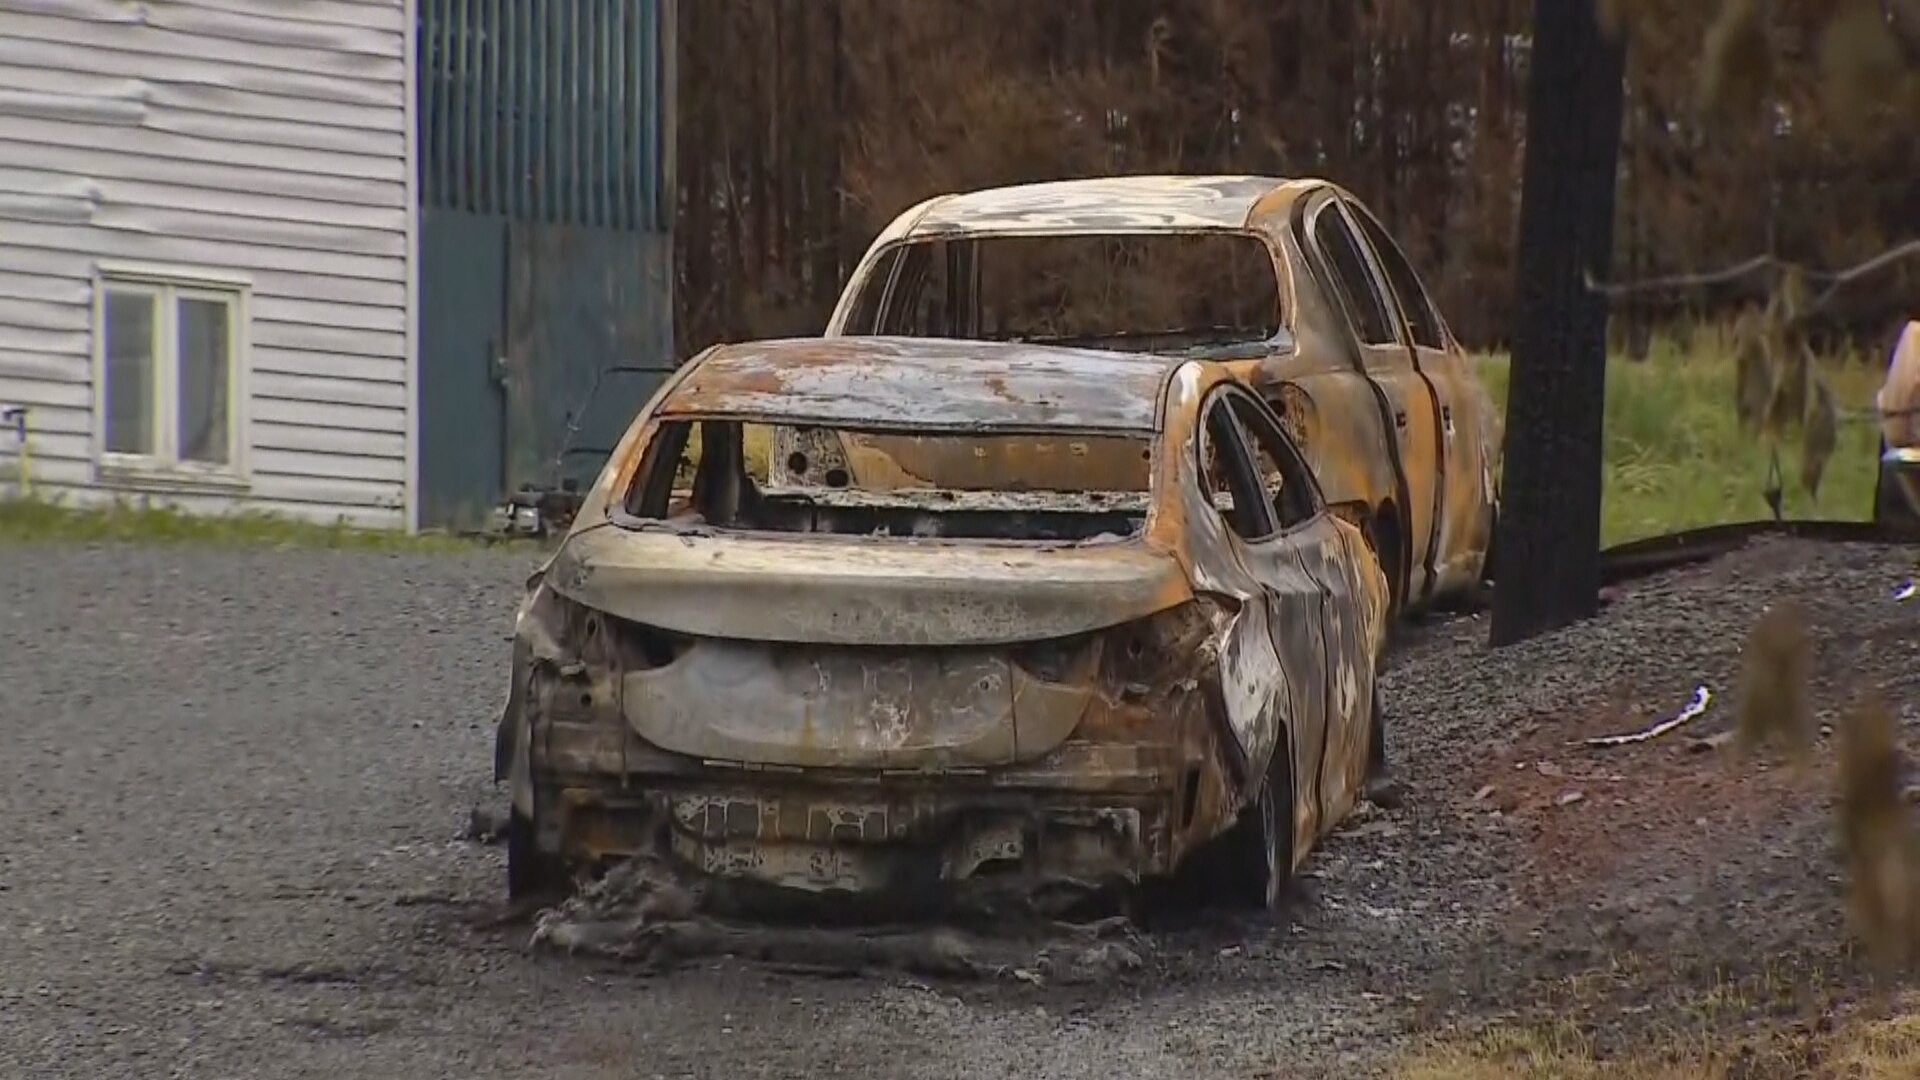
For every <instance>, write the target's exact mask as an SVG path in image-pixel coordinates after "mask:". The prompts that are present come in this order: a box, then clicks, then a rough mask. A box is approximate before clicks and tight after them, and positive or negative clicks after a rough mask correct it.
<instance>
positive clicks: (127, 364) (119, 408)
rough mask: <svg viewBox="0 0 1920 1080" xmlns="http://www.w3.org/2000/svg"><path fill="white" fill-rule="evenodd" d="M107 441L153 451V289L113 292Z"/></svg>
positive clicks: (113, 448) (112, 446)
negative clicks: (144, 291)
mask: <svg viewBox="0 0 1920 1080" xmlns="http://www.w3.org/2000/svg"><path fill="white" fill-rule="evenodd" d="M106 307H107V311H106V315H107V318H106V324H107V325H106V332H107V342H106V354H107V372H106V376H107V377H106V385H105V386H103V387H101V388H100V390H101V393H103V394H105V395H106V399H107V407H106V408H105V409H104V410H103V412H104V413H105V414H106V418H107V420H106V422H107V430H106V446H107V450H108V451H109V452H110V453H115V454H151V453H153V313H154V297H153V296H152V294H150V293H141V292H123V291H119V290H113V289H109V290H108V291H107V304H106Z"/></svg>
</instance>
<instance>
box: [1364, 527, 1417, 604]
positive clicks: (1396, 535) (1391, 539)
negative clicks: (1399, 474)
mask: <svg viewBox="0 0 1920 1080" xmlns="http://www.w3.org/2000/svg"><path fill="white" fill-rule="evenodd" d="M1365 530H1366V534H1367V546H1369V547H1371V548H1373V555H1374V558H1376V559H1379V560H1380V568H1381V569H1382V570H1385V571H1386V573H1387V593H1388V610H1389V611H1390V612H1392V613H1393V614H1395V615H1398V614H1399V613H1400V608H1401V605H1402V604H1404V603H1405V601H1406V592H1407V567H1406V545H1405V544H1404V543H1403V542H1402V534H1403V530H1402V528H1401V525H1400V510H1399V508H1398V507H1396V506H1395V505H1394V504H1393V500H1392V499H1388V500H1387V501H1385V502H1383V503H1381V504H1380V505H1379V506H1377V507H1375V508H1374V510H1373V512H1372V514H1370V515H1369V516H1368V517H1367V521H1366V526H1365Z"/></svg>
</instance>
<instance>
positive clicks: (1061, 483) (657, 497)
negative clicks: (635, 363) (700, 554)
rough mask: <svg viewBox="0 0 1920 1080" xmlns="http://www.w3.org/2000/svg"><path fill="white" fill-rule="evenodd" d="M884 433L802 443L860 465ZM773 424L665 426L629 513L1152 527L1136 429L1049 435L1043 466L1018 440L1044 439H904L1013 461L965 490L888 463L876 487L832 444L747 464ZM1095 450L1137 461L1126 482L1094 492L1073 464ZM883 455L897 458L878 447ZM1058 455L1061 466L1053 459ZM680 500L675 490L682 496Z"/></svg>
mask: <svg viewBox="0 0 1920 1080" xmlns="http://www.w3.org/2000/svg"><path fill="white" fill-rule="evenodd" d="M887 434H888V433H887V432H885V431H882V430H874V429H867V430H861V429H855V428H845V427H801V428H797V429H795V430H794V436H795V442H796V443H797V444H799V445H800V446H806V445H808V444H810V443H818V444H820V445H821V446H823V447H833V448H834V449H835V450H839V449H840V448H844V451H843V452H844V454H845V455H846V456H851V457H852V458H854V459H855V460H860V459H861V458H862V457H863V456H864V455H865V454H867V453H870V452H872V451H870V450H869V448H870V447H871V446H872V444H873V442H874V440H875V439H876V438H879V437H886V436H887ZM774 437H775V427H774V426H773V425H768V424H756V423H742V422H740V421H737V420H719V419H710V420H701V421H693V420H675V421H671V422H668V423H665V424H663V425H661V427H660V430H659V433H658V434H657V435H656V437H655V441H654V443H653V446H652V449H651V450H650V452H649V459H648V461H647V462H646V463H645V465H644V466H643V469H644V472H643V474H642V476H641V479H640V481H639V482H637V483H636V484H635V485H634V487H633V490H632V492H631V493H630V495H629V497H628V499H627V503H626V511H627V513H628V514H629V515H631V517H632V518H633V519H634V520H635V521H636V522H651V521H657V522H661V523H662V524H663V525H665V526H668V527H671V528H675V529H711V530H731V531H740V532H773V533H834V534H839V535H845V536H876V537H888V536H903V537H920V538H924V539H936V538H945V539H967V540H1002V541H1016V542H1028V543H1059V542H1065V543H1082V542H1089V541H1096V540H1103V539H1104V540H1113V539H1119V538H1123V537H1127V536H1132V535H1134V534H1136V533H1138V532H1139V531H1140V529H1141V528H1142V527H1143V526H1144V525H1145V523H1146V510H1147V479H1148V473H1149V468H1150V462H1151V460H1152V444H1151V442H1150V441H1149V440H1147V439H1146V438H1144V437H1139V436H1119V435H1100V434H1081V435H1073V434H1066V435H1049V436H1046V437H1045V438H1044V441H1043V442H1041V443H1040V445H1041V446H1043V447H1044V449H1042V450H1041V451H1040V452H1038V453H1036V454H1035V457H1037V458H1039V459H1040V461H1039V462H1037V465H1038V467H1034V468H1029V467H1025V466H1024V465H1023V464H1022V463H1019V462H1018V460H1017V459H1016V458H1014V457H1013V456H1012V455H1011V454H1010V453H1009V451H1010V449H1011V448H1012V445H1018V446H1019V447H1020V448H1021V449H1023V450H1026V449H1028V448H1031V447H1033V446H1035V439H1034V438H1033V437H1031V436H1021V435H1006V434H955V435H945V434H936V435H906V436H894V437H895V438H900V439H905V440H906V441H907V442H908V444H909V445H910V446H911V447H912V450H913V454H912V457H913V458H918V459H933V460H939V459H944V458H952V459H958V460H968V461H973V462H994V461H1001V462H1010V463H1012V464H1011V467H1009V468H1006V469H1003V470H994V469H992V468H990V467H989V468H988V469H986V470H984V471H980V472H977V473H975V474H974V475H973V477H972V478H971V483H970V484H969V485H968V486H966V487H962V488H957V489H956V488H940V487H935V486H934V485H933V483H932V481H930V480H928V479H926V478H924V477H919V476H914V475H912V474H910V473H908V472H907V471H906V469H905V468H903V467H900V466H895V467H894V468H892V469H889V470H886V473H887V480H888V481H889V482H888V483H886V484H885V485H884V486H878V487H869V486H866V484H865V483H863V482H862V481H867V480H868V478H870V477H871V476H872V475H873V473H874V472H875V471H878V470H875V469H862V470H860V472H859V474H858V476H859V477H860V480H858V481H857V480H856V479H855V474H854V473H853V472H852V471H851V470H849V469H847V468H845V467H844V466H842V465H836V464H832V461H834V460H837V457H834V458H829V457H827V456H826V455H827V454H828V453H830V451H821V452H818V453H816V454H815V455H812V456H810V455H809V454H808V453H807V452H806V451H805V450H803V449H797V448H796V449H792V450H789V452H788V454H787V457H786V460H785V461H784V462H779V463H775V464H774V465H773V467H772V468H771V469H770V470H759V471H760V472H762V473H763V474H767V473H770V476H768V475H763V476H762V478H760V479H756V477H755V475H754V472H755V470H750V469H749V468H748V458H749V456H750V455H749V450H750V449H754V448H757V449H758V450H759V451H760V453H761V454H766V453H768V448H769V447H771V445H772V443H773V441H774ZM1089 453H1099V454H1112V455H1114V456H1115V457H1116V458H1117V459H1121V460H1126V461H1128V462H1130V463H1135V464H1136V466H1137V467H1135V468H1134V469H1133V470H1132V472H1133V475H1132V476H1130V477H1119V478H1118V479H1120V480H1121V481H1124V486H1121V487H1120V488H1119V489H1117V490H1115V489H1105V490H1101V489H1094V490H1089V489H1086V488H1085V486H1084V485H1083V484H1082V483H1080V482H1079V480H1078V479H1077V478H1076V477H1075V475H1074V473H1075V469H1074V465H1075V463H1077V462H1078V461H1081V460H1083V459H1084V458H1086V457H1087V455H1088V454H1089ZM875 456H876V457H878V458H879V459H880V460H882V461H886V462H889V463H891V462H892V459H891V458H887V457H883V456H881V455H879V454H877V453H876V454H875ZM1049 462H1058V463H1059V466H1060V467H1059V468H1055V469H1048V468H1046V467H1045V466H1046V464H1048V463H1049ZM676 495H678V497H676Z"/></svg>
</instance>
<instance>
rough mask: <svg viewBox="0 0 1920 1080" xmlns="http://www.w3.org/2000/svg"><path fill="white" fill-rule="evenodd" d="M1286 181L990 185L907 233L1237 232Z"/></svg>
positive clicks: (1168, 179) (1155, 179) (934, 210)
mask: <svg viewBox="0 0 1920 1080" xmlns="http://www.w3.org/2000/svg"><path fill="white" fill-rule="evenodd" d="M1282 183H1284V181H1281V180H1277V179H1274V178H1271V177H1265V176H1126V177H1111V178H1098V179H1088V180H1057V181H1052V182H1047V183H1039V184H1022V185H1017V186H1014V187H1004V188H991V189H987V190H984V191H973V192H968V193H966V194H964V195H950V196H947V197H946V198H943V199H940V200H939V201H937V202H935V203H934V204H933V205H932V206H930V207H929V208H928V209H927V210H926V212H925V213H923V214H921V215H920V216H919V218H918V219H917V221H916V222H915V224H914V226H913V229H912V231H911V232H910V233H909V234H908V235H912V236H925V235H929V234H934V233H942V232H952V231H965V232H970V233H997V232H1020V233H1036V232H1049V231H1062V232H1075V233H1097V232H1104V231H1120V232H1143V231H1151V230H1178V229H1239V228H1244V227H1245V226H1246V224H1247V218H1248V217H1249V216H1250V215H1251V214H1252V212H1253V209H1254V207H1255V206H1256V205H1257V204H1258V203H1259V202H1260V200H1261V199H1263V198H1265V197H1266V196H1267V195H1268V194H1270V193H1271V192H1272V191H1273V190H1274V189H1275V188H1276V187H1279V186H1280V185H1281V184H1282Z"/></svg>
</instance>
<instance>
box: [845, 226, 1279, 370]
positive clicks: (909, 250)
mask: <svg viewBox="0 0 1920 1080" xmlns="http://www.w3.org/2000/svg"><path fill="white" fill-rule="evenodd" d="M849 310H850V314H849V317H848V319H847V324H846V326H845V328H844V332H845V333H846V334H849V335H855V336H861V335H893V336H901V337H938V338H954V339H959V340H970V341H1024V342H1034V343H1041V344H1049V345H1072V346H1078V347H1083V348H1103V349H1113V350H1120V351H1128V352H1152V353H1162V354H1179V355H1207V354H1209V353H1213V352H1221V351H1228V352H1246V351H1249V350H1252V349H1257V348H1272V347H1284V345H1285V343H1286V330H1285V322H1284V320H1283V318H1282V312H1281V310H1280V286H1279V279H1278V277H1277V276H1276V274H1275V271H1274V264H1273V257H1272V253H1271V252H1270V251H1269V250H1268V249H1267V246H1266V243H1265V242H1264V241H1262V240H1261V239H1260V238H1258V237H1257V236H1253V235H1251V234H1246V233H1239V232H1225V231H1221V232H1192V233H1179V232H1168V233H1130V234H1120V235H1071V236H956V237H949V238H934V239H929V240H919V241H913V242H909V243H904V244H901V245H899V246H898V247H896V248H894V249H893V250H892V251H890V252H888V253H887V254H886V255H884V256H883V257H882V258H881V259H880V260H879V261H878V262H876V263H875V264H874V265H873V268H872V270H871V271H870V272H869V273H868V275H867V277H866V279H865V281H863V282H862V283H861V284H860V285H859V287H858V291H857V292H856V293H855V295H854V299H853V304H852V307H851V308H850V309H849Z"/></svg>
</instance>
